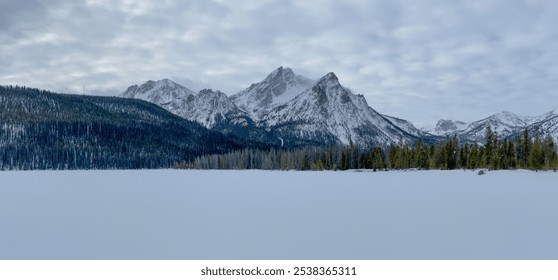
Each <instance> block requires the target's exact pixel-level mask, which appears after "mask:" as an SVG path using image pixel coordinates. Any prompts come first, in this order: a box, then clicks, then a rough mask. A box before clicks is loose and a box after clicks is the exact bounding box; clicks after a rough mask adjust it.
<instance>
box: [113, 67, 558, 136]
mask: <svg viewBox="0 0 558 280" xmlns="http://www.w3.org/2000/svg"><path fill="white" fill-rule="evenodd" d="M121 97H125V98H138V99H142V100H145V101H149V102H152V103H154V104H157V105H159V106H161V107H163V108H165V109H167V110H168V111H170V112H172V113H174V114H176V115H178V116H181V117H183V118H186V119H188V120H192V121H196V122H198V123H200V124H201V125H203V126H205V127H207V128H209V129H216V130H218V131H221V132H223V133H232V134H235V135H237V136H242V137H246V136H248V137H250V139H251V140H255V141H260V142H265V143H268V144H272V145H278V144H279V145H281V146H287V147H300V146H323V145H335V144H343V145H349V144H354V145H357V146H361V147H366V146H372V145H379V146H384V147H385V146H389V145H391V144H396V143H401V142H403V143H414V142H415V141H416V140H417V139H422V140H423V141H424V142H427V143H434V142H437V141H440V140H442V139H444V138H445V137H446V136H448V135H453V134H455V135H457V136H458V137H459V139H460V140H461V141H462V142H471V143H473V142H477V143H482V142H483V141H484V134H485V131H486V129H487V127H488V126H490V127H491V128H492V129H493V130H495V131H496V132H497V133H498V136H499V138H508V137H514V136H516V135H517V134H519V133H522V132H523V130H524V129H526V128H527V129H528V130H529V131H530V132H532V133H533V134H532V135H535V134H539V135H541V136H544V135H551V136H552V137H553V138H554V139H558V127H557V124H556V123H557V122H558V121H557V118H556V117H557V115H556V113H554V112H549V113H546V114H543V115H540V116H536V117H523V116H518V115H515V114H513V113H511V112H505V111H504V112H501V113H498V114H494V115H492V116H489V117H487V118H484V119H481V120H479V121H475V122H471V123H466V122H462V121H453V120H440V121H439V122H438V124H437V125H436V127H435V128H434V129H433V130H425V129H418V128H416V127H415V126H414V125H413V124H412V123H411V122H409V121H406V120H403V119H400V118H397V117H392V116H388V115H384V114H381V113H379V112H377V111H376V110H374V109H373V108H372V107H371V106H369V104H368V103H367V101H366V99H365V98H364V96H362V95H358V94H354V93H353V92H351V90H349V89H348V88H346V87H344V86H342V85H341V83H340V81H339V79H338V77H337V76H336V75H335V74H334V73H328V74H326V75H324V76H323V77H321V78H320V79H317V80H313V79H310V78H307V77H304V76H301V75H296V74H295V73H294V72H293V70H292V69H290V68H287V67H279V68H277V69H275V70H274V71H272V72H271V73H270V74H269V75H267V76H266V77H265V78H264V79H263V80H262V81H260V82H257V83H253V84H251V85H250V86H249V87H247V88H246V89H244V90H242V91H240V92H238V93H235V94H233V95H231V96H230V97H228V96H227V95H225V94H224V93H222V92H221V91H218V90H211V89H205V90H202V91H200V92H198V93H196V92H194V91H192V90H189V89H187V88H185V87H183V86H181V85H179V84H177V83H174V82H172V81H170V80H168V79H165V80H160V81H147V82H145V83H144V84H142V85H133V86H130V87H129V88H128V89H127V90H126V91H124V92H123V93H122V94H121Z"/></svg>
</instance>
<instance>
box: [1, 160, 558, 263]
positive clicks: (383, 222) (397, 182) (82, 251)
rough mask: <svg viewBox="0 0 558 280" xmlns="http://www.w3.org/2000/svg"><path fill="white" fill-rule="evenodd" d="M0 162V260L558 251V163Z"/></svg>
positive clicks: (550, 255)
mask: <svg viewBox="0 0 558 280" xmlns="http://www.w3.org/2000/svg"><path fill="white" fill-rule="evenodd" d="M476 174H477V173H476V172H473V171H407V172H404V171H401V172H397V171H392V172H377V173H373V172H294V171H291V172H280V171H192V170H142V171H33V172H0V259H558V220H557V218H558V187H557V186H558V184H556V183H557V182H558V173H555V172H538V173H535V172H530V171H498V172H488V174H486V175H483V176H478V175H476Z"/></svg>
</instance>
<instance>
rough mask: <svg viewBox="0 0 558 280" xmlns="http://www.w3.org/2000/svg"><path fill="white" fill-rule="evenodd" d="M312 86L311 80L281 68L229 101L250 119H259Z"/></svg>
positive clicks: (288, 69)
mask: <svg viewBox="0 0 558 280" xmlns="http://www.w3.org/2000/svg"><path fill="white" fill-rule="evenodd" d="M313 84H314V81H313V80H311V79H309V78H306V77H304V76H300V75H295V73H294V72H293V70H291V69H290V68H288V67H283V66H281V67H279V68H277V69H275V70H274V71H273V72H271V73H270V74H269V75H268V76H267V77H266V78H265V79H264V80H263V81H261V82H259V83H255V84H252V85H251V86H250V87H249V88H247V89H245V90H243V91H241V92H239V93H237V94H234V95H233V96H231V100H232V101H233V102H234V103H235V104H236V105H237V106H238V107H240V108H241V109H243V110H244V111H246V112H247V113H248V114H249V115H250V116H251V117H252V118H254V119H259V118H262V117H264V116H265V115H266V114H267V113H268V112H269V110H270V109H271V108H272V107H274V106H276V105H280V104H284V103H286V102H288V101H290V100H291V99H293V98H295V97H296V96H297V95H299V94H300V93H301V92H303V91H304V90H306V89H308V88H310V87H311V86H312V85H313Z"/></svg>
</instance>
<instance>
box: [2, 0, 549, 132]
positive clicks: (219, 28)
mask: <svg viewBox="0 0 558 280" xmlns="http://www.w3.org/2000/svg"><path fill="white" fill-rule="evenodd" d="M557 26H558V2H557V1H550V0H468V1H445V0H439V1H437V0H413V1H410V0H409V1H397V0H386V1H384V0H377V1H338V0H332V1H325V0H324V1H319V0H316V1H289V0H265V1H264V0H257V1H221V0H219V1H218V0H214V1H209V0H199V1H197V0H196V1H178V0H162V1H143V0H122V1H110V0H87V1H77V0H76V1H66V0H49V1H46V0H26V1H20V0H2V1H0V42H1V44H0V84H4V85H6V84H19V85H27V86H32V87H39V88H46V89H51V90H56V91H63V92H80V93H83V92H86V93H89V94H105V95H107V94H117V93H118V92H122V91H123V90H124V89H126V88H127V87H128V86H129V85H131V84H138V83H143V82H144V81H146V80H149V79H151V80H158V79H162V78H170V79H172V80H175V81H176V82H178V83H181V84H183V85H185V86H187V87H190V88H192V89H194V90H199V89H201V88H204V87H212V88H214V89H220V90H222V91H224V92H225V93H227V94H228V95H231V94H234V93H236V92H238V91H239V90H241V89H243V88H246V87H248V86H249V85H250V84H251V83H254V82H258V81H260V80H262V79H263V78H265V76H266V75H267V74H268V73H269V72H271V71H272V70H273V69H275V68H277V67H279V66H281V65H284V66H288V67H291V68H292V69H293V70H294V71H295V72H296V73H297V74H302V75H304V76H307V77H310V78H316V79H317V78H320V77H321V76H323V75H325V74H326V73H327V72H335V73H336V74H337V76H338V77H339V79H340V82H341V83H342V84H343V85H344V86H346V87H348V88H350V89H351V90H353V91H354V92H355V93H359V94H364V95H365V96H366V98H367V100H368V103H369V105H370V106H371V107H373V108H374V109H376V110H378V111H380V112H381V113H385V114H389V115H393V116H397V117H402V118H405V119H408V120H410V121H412V122H414V123H415V124H416V125H417V126H419V127H421V126H427V125H434V124H435V123H436V121H437V120H438V119H440V118H446V119H460V120H465V121H473V120H477V119H480V118H483V117H486V116H488V115H490V114H492V113H496V112H499V111H503V110H509V111H512V112H516V113H519V114H524V115H536V114H540V113H544V112H547V111H550V110H553V109H558V99H557V97H558V28H556V27H557Z"/></svg>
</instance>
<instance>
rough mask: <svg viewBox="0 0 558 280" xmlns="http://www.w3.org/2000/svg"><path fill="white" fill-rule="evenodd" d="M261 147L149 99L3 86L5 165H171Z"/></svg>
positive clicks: (0, 153) (0, 131)
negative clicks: (188, 117)
mask: <svg viewBox="0 0 558 280" xmlns="http://www.w3.org/2000/svg"><path fill="white" fill-rule="evenodd" d="M245 147H259V148H263V147H265V146H264V145H261V144H258V143H252V142H247V141H245V140H242V139H239V138H235V137H231V136H225V135H223V134H221V133H218V132H214V131H210V130H208V129H206V128H205V127H202V126H201V125H199V124H197V123H195V122H191V121H188V120H185V119H183V118H180V117H178V116H175V115H173V114H171V113H169V112H168V111H166V110H164V109H162V108H160V107H158V106H156V105H154V104H151V103H148V102H145V101H141V100H132V99H124V98H117V97H98V96H81V95H66V94H56V93H51V92H47V91H43V90H38V89H31V88H25V87H12V86H8V87H6V86H0V169H4V170H6V169H110V168H122V169H137V168H168V167H172V166H173V165H174V164H175V163H176V162H180V161H188V160H190V159H192V158H193V157H195V156H199V155H202V154H211V153H221V152H225V151H229V150H235V149H240V148H245Z"/></svg>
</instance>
